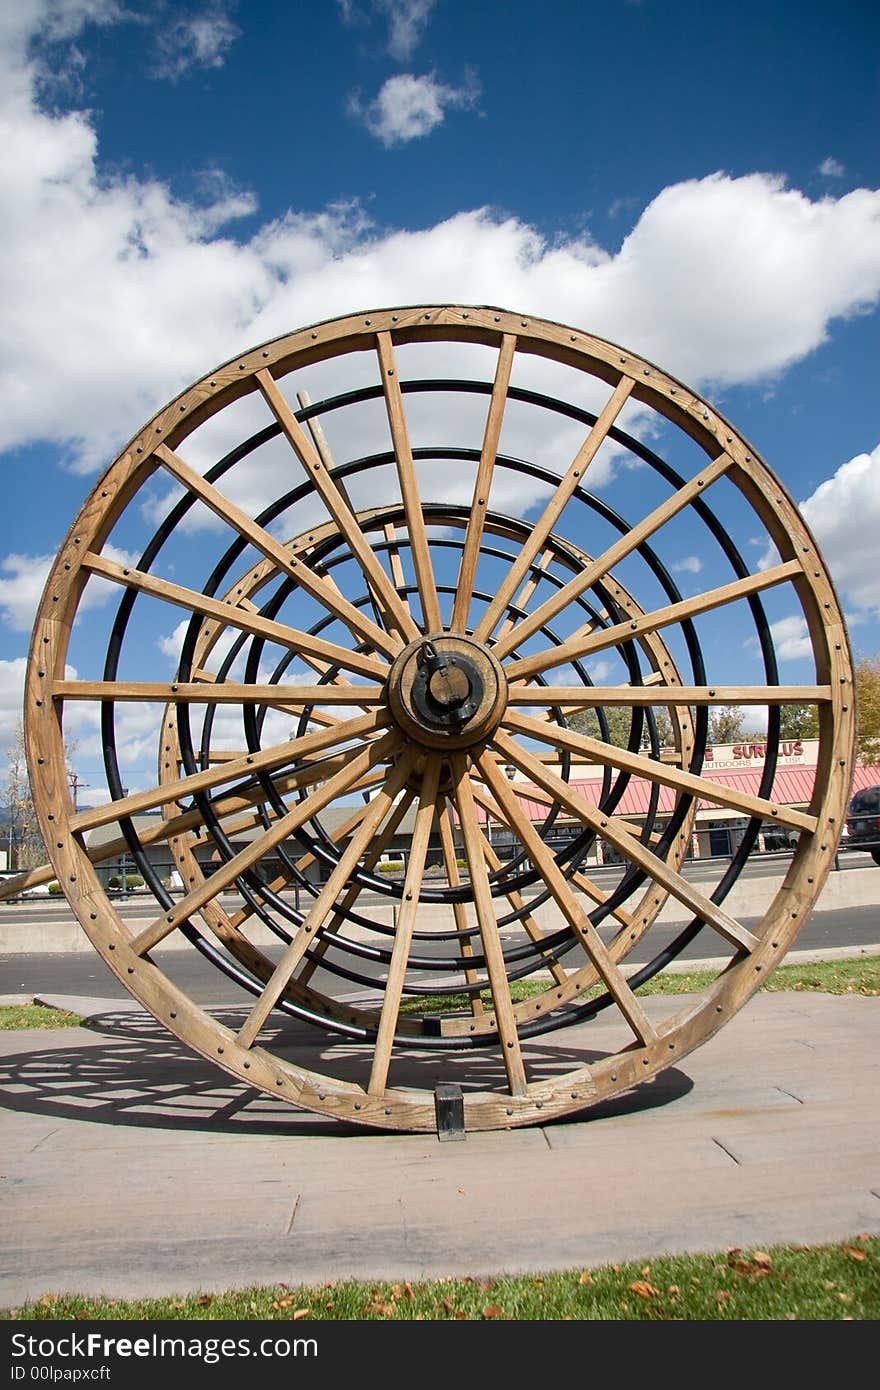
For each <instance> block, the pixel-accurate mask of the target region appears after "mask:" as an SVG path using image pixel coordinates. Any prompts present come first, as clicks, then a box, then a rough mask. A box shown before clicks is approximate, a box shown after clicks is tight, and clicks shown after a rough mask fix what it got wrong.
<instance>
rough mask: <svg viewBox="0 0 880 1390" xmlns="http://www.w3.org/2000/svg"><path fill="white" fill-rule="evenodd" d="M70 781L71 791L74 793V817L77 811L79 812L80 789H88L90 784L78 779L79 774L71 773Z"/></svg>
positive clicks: (69, 775)
mask: <svg viewBox="0 0 880 1390" xmlns="http://www.w3.org/2000/svg"><path fill="white" fill-rule="evenodd" d="M68 781H69V782H70V790H71V792H72V793H73V813H74V815H76V811H77V796H78V794H79V789H80V787H87V786H89V783H88V782H83V781H82V780H81V778H80V777H78V776H77V774H76V773H75V772H71V773H69V774H68Z"/></svg>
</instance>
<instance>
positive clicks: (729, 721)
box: [709, 705, 746, 743]
mask: <svg viewBox="0 0 880 1390" xmlns="http://www.w3.org/2000/svg"><path fill="white" fill-rule="evenodd" d="M744 723H745V714H744V713H743V710H742V709H741V708H740V706H739V705H718V707H717V708H716V709H713V710H712V713H711V714H710V715H709V742H710V743H741V742H742V740H743V739H744V738H745V737H746V735H745V732H744V730H743V725H744Z"/></svg>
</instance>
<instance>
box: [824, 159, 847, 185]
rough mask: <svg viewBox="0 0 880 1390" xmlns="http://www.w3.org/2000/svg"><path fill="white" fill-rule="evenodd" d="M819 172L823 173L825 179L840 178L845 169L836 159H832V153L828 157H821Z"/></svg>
mask: <svg viewBox="0 0 880 1390" xmlns="http://www.w3.org/2000/svg"><path fill="white" fill-rule="evenodd" d="M819 173H820V174H823V175H824V176H825V178H826V179H842V178H843V176H844V174H845V173H846V169H845V168H844V166H843V165H842V164H841V163H840V162H839V161H838V160H836V159H834V158H833V156H832V155H829V156H828V158H827V159H823V160H822V163H821V164H820V165H819Z"/></svg>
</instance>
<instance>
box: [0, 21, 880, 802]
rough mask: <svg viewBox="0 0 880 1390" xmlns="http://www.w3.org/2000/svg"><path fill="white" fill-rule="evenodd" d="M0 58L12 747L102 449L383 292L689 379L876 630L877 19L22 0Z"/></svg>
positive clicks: (850, 613) (848, 601)
mask: <svg viewBox="0 0 880 1390" xmlns="http://www.w3.org/2000/svg"><path fill="white" fill-rule="evenodd" d="M0 65H2V71H0V119H2V122H3V126H4V135H3V140H2V141H0V161H2V164H3V177H2V179H0V200H2V203H3V210H2V220H0V225H2V227H3V228H4V233H3V239H4V243H5V245H4V254H3V256H2V258H0V282H2V284H0V315H2V319H3V329H4V331H3V334H2V339H0V342H2V347H0V351H2V353H3V364H2V372H3V399H4V402H5V406H6V409H5V411H4V415H3V418H2V419H0V451H2V464H3V467H4V476H5V480H6V500H7V508H6V517H7V522H6V526H5V527H4V531H3V535H2V538H0V580H2V581H3V582H2V586H0V719H2V725H3V730H2V731H3V732H4V733H5V734H6V735H8V734H9V732H10V730H11V729H12V728H13V726H14V724H15V721H16V718H17V717H18V714H19V712H20V707H21V688H22V678H23V670H24V661H25V657H26V652H27V645H28V638H29V633H30V628H31V624H32V621H33V616H34V612H35V609H36V605H37V603H38V600H39V595H40V591H41V588H42V584H43V581H44V578H45V573H46V569H47V566H48V562H49V559H50V557H52V556H54V554H55V553H56V551H57V548H58V546H59V544H60V542H61V540H62V538H63V536H64V534H65V532H66V530H67V528H68V526H69V525H70V523H71V521H72V519H73V517H74V515H75V513H76V511H77V509H78V507H79V506H80V504H81V502H82V501H83V499H84V498H85V496H86V494H87V492H88V491H89V489H90V488H91V486H92V485H93V483H94V480H95V478H96V477H97V476H98V474H99V472H100V471H101V469H102V468H103V467H104V466H105V465H106V464H107V463H108V462H109V461H110V460H111V459H112V458H113V456H114V454H115V452H116V451H117V449H118V448H120V447H121V446H122V444H123V443H124V442H125V440H126V439H127V438H128V437H129V436H130V435H131V434H133V433H134V432H135V431H136V430H137V429H138V428H139V426H140V425H141V424H142V423H143V422H144V421H145V420H146V419H148V418H149V416H150V415H151V414H152V413H153V412H154V411H155V410H156V409H157V408H158V407H159V406H161V405H162V404H163V403H164V402H165V401H166V400H168V399H170V398H171V397H172V396H174V395H175V394H177V392H179V391H181V390H182V389H183V388H184V387H186V386H187V385H188V384H189V383H190V382H191V381H193V380H195V379H196V378H198V377H200V376H202V375H203V374H204V373H206V372H207V371H209V370H210V369H211V368H212V367H213V366H214V365H215V364H217V363H218V362H220V361H223V360H225V359H227V358H228V357H230V356H232V355H233V354H235V353H237V352H239V351H242V350H244V349H245V348H247V347H248V346H250V345H252V344H254V343H257V342H260V341H263V340H265V339H267V338H269V337H272V336H275V335H277V334H280V333H282V332H284V331H288V330H291V329H294V328H297V327H299V326H301V325H303V324H306V323H310V322H313V321H315V320H318V319H324V318H328V317H331V316H333V315H335V314H342V313H346V312H350V311H354V310H357V309H361V308H370V307H378V306H380V305H390V304H407V303H419V302H426V303H428V302H444V301H447V300H448V301H458V302H463V303H464V302H467V303H493V304H499V305H502V306H504V307H507V308H510V309H514V310H517V311H521V312H523V313H529V314H535V315H541V316H545V317H547V318H552V319H557V320H559V321H563V322H568V323H571V324H573V325H575V326H577V327H580V328H582V329H585V330H587V331H590V332H594V333H596V334H597V335H599V336H603V337H607V338H610V339H611V340H613V341H615V342H620V343H623V344H624V345H626V346H628V347H629V348H631V349H632V350H633V351H634V352H637V353H640V354H642V355H643V356H645V357H647V358H648V359H650V360H653V361H655V362H656V363H658V365H660V366H661V367H663V368H665V369H667V370H668V371H670V372H672V373H673V374H674V375H677V376H680V377H681V378H682V379H683V380H685V381H686V382H688V383H689V384H690V385H692V386H694V387H696V388H697V389H699V390H701V391H702V392H703V393H704V394H706V395H707V396H708V397H709V398H710V399H711V400H712V401H713V402H714V403H715V404H716V405H717V407H718V408H719V409H720V410H722V411H723V413H724V414H725V415H727V416H728V417H729V418H730V419H731V420H733V422H734V423H735V424H736V425H737V426H738V428H739V429H740V430H741V431H742V432H743V434H745V436H746V437H747V438H748V439H749V440H750V441H751V442H752V443H753V444H754V446H755V448H756V449H757V450H758V451H759V452H760V453H761V454H762V455H763V456H764V458H766V460H767V461H768V463H769V464H770V466H771V467H772V468H773V469H774V470H775V471H776V472H777V473H778V474H779V476H780V477H781V478H782V480H783V481H784V482H785V483H786V485H787V486H788V488H789V489H790V491H791V492H792V494H793V495H794V496H795V498H796V499H797V500H798V501H799V502H800V503H802V504H803V509H804V512H805V515H806V516H807V518H808V520H809V522H810V524H811V525H812V526H813V528H814V530H815V531H816V534H817V536H818V539H819V542H820V546H821V548H822V550H823V553H824V554H825V556H826V558H827V560H828V562H829V565H830V567H831V570H832V573H833V575H834V578H835V580H836V583H837V586H838V590H839V593H840V596H841V599H842V601H843V604H844V607H845V610H846V613H847V617H848V621H849V623H850V631H851V637H852V641H853V645H854V647H855V648H856V649H857V650H860V651H864V652H867V653H873V652H875V651H877V650H878V649H880V584H878V580H877V577H876V570H877V565H876V555H877V536H878V534H880V418H878V390H877V377H878V358H880V353H878V345H880V332H878V300H880V143H878V130H880V120H878V117H880V12H878V9H877V7H876V5H874V4H871V3H868V0H859V2H856V0H844V2H843V3H835V4H831V3H817V2H816V0H802V3H794V2H793V0H792V3H781V2H780V0H777V2H776V3H773V0H771V2H770V3H767V0H763V2H761V0H742V3H739V4H737V5H736V6H724V7H721V6H716V7H711V6H705V5H703V4H698V3H696V2H695V0H694V2H693V3H692V0H666V3H662V4H661V3H659V0H641V3H630V2H628V0H594V3H589V4H587V3H565V2H564V0H546V2H545V3H544V4H543V5H541V6H536V5H534V4H525V3H520V0H509V3H463V0H433V3H432V0H397V2H396V3H395V0H350V2H349V0H339V3H337V0H320V3H312V4H290V3H281V2H280V0H279V2H278V3H276V2H275V0H261V3H259V4H253V3H252V4H247V3H240V4H235V3H226V4H224V3H221V0H215V3H213V4H211V5H206V4H204V3H202V0H192V3H180V4H177V3H170V2H169V3H162V2H161V0H156V2H155V3H138V0H130V3H127V2H126V0H16V3H15V4H13V5H7V6H5V7H3V13H2V14H0ZM527 505H528V501H527V499H523V507H524V508H525V507H527ZM132 545H133V546H135V548H136V538H134V537H133V538H132ZM782 616H783V617H784V616H785V615H782ZM171 626H173V625H169V631H168V633H167V634H164V635H163V634H159V633H157V637H156V640H157V643H158V642H160V641H161V640H164V641H165V646H166V648H167V650H165V651H164V652H163V651H162V650H161V648H159V647H157V655H156V657H155V660H156V661H159V660H160V659H161V660H162V661H164V663H165V664H164V666H162V667H161V669H159V668H158V667H157V669H156V671H155V673H154V677H153V678H154V679H164V678H166V677H167V675H168V670H169V668H168V661H169V660H170V658H169V656H168V651H170V650H171V646H170V645H169V644H171V642H172V635H171V631H170V628H171ZM799 640H800V632H799V629H797V628H793V629H791V632H790V645H789V648H788V655H789V656H790V658H791V663H792V670H791V672H790V673H788V672H787V673H786V674H787V675H788V674H790V675H791V678H792V679H795V680H797V679H801V678H806V677H802V673H800V672H799V671H798V661H799V659H801V658H800V657H799V651H800V652H801V653H802V650H803V644H802V642H801V646H800V648H799V646H798V643H799ZM97 641H98V639H97V637H96V642H97ZM79 649H80V650H81V651H82V652H83V653H84V654H87V653H88V643H87V641H86V639H85V637H83V638H81V640H80V647H79ZM96 650H97V647H96ZM746 657H747V652H746V653H744V654H743V658H742V659H743V660H745V659H746ZM151 737H152V732H151V731H149V730H146V731H144V733H143V740H142V743H139V742H138V736H137V733H136V731H133V732H132V764H131V766H132V777H133V780H134V781H135V782H136V781H137V778H138V776H139V772H140V770H143V775H144V776H145V777H146V776H148V775H149V774H148V771H147V768H148V765H149V764H150V763H151V762H152V761H154V755H153V754H148V751H147V750H148V747H149V743H150V738H151ZM96 755H97V741H96V740H95V739H94V738H93V737H92V734H91V733H90V731H89V730H88V729H86V728H84V729H83V730H82V732H81V736H80V749H79V751H78V754H77V757H78V761H79V764H80V767H79V770H80V772H81V775H82V776H83V777H84V778H85V779H86V780H89V779H90V777H91V767H92V766H93V765H94V764H93V762H92V761H91V760H93V759H94V758H95V756H96Z"/></svg>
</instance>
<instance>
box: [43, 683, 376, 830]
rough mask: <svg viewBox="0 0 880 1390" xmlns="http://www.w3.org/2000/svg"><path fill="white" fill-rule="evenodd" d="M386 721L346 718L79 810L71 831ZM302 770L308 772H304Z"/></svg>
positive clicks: (276, 763)
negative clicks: (308, 732)
mask: <svg viewBox="0 0 880 1390" xmlns="http://www.w3.org/2000/svg"><path fill="white" fill-rule="evenodd" d="M388 722H389V721H388V716H387V715H386V714H385V713H384V711H382V710H373V711H372V712H371V713H369V714H365V715H362V716H360V717H359V718H357V719H349V720H347V721H346V722H345V723H343V724H336V725H334V726H333V727H332V728H330V729H321V730H319V731H318V732H317V733H314V734H306V735H304V736H303V737H302V738H299V739H293V740H288V741H287V742H285V743H277V744H274V745H273V746H272V747H271V748H263V749H261V751H260V752H259V753H248V754H245V755H244V756H242V757H240V758H238V759H235V760H233V761H232V762H228V763H221V764H220V765H218V766H217V767H211V768H207V769H206V770H205V771H204V772H194V773H192V774H191V775H190V776H188V777H179V778H175V779H174V780H171V781H168V782H165V783H163V784H162V786H161V787H156V788H154V789H153V790H151V791H146V792H133V793H132V794H131V795H130V796H123V797H120V798H119V799H118V800H117V801H111V802H109V803H108V804H107V805H105V806H94V807H91V808H90V809H89V810H87V811H80V812H79V814H78V815H76V816H73V817H72V818H71V822H70V824H71V829H72V830H73V831H75V832H76V833H77V834H79V833H81V832H82V831H84V830H94V829H95V828H96V826H99V825H109V824H110V823H111V821H115V820H119V819H120V818H121V817H123V816H136V815H139V814H140V813H141V812H143V811H154V810H155V809H156V807H157V806H169V805H172V804H173V803H174V802H177V801H180V800H182V799H184V798H186V797H188V796H194V795H195V794H196V793H197V792H203V791H208V790H209V789H210V788H211V787H219V786H222V785H223V783H224V782H233V781H235V780H237V779H238V778H241V777H252V776H255V775H256V773H258V772H264V771H267V770H269V769H271V768H275V767H280V766H281V765H282V764H284V763H289V762H295V761H297V760H299V759H302V758H306V757H307V756H311V755H312V754H313V753H319V752H325V751H326V750H327V749H328V748H333V747H335V746H336V745H337V744H340V743H347V742H349V741H351V740H354V739H359V738H361V737H363V736H364V735H365V734H370V733H373V732H375V731H376V730H379V729H384V728H385V727H387V724H388ZM304 771H306V772H307V769H305V770H304ZM296 781H297V776H296V775H294V777H293V784H294V785H295V784H296Z"/></svg>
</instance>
